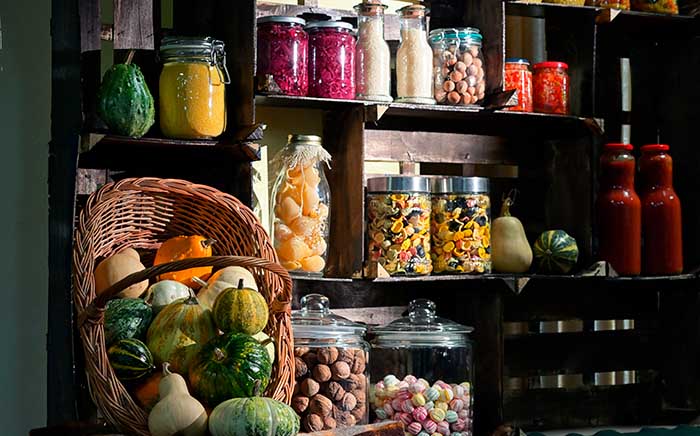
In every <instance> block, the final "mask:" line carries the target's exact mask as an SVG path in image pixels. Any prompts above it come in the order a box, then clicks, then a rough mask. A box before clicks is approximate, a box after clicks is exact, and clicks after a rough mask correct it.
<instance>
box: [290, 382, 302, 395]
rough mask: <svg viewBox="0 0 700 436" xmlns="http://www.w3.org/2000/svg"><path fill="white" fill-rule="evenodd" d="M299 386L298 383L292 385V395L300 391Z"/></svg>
mask: <svg viewBox="0 0 700 436" xmlns="http://www.w3.org/2000/svg"><path fill="white" fill-rule="evenodd" d="M300 385H301V383H298V382H295V383H294V390H293V391H292V394H293V395H296V394H298V393H299V391H300V390H301V387H300Z"/></svg>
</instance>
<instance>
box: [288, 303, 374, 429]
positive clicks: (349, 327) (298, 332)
mask: <svg viewBox="0 0 700 436" xmlns="http://www.w3.org/2000/svg"><path fill="white" fill-rule="evenodd" d="M329 308H330V304H329V301H328V298H326V297H325V296H323V295H320V294H309V295H306V296H305V297H303V298H302V299H301V310H298V311H294V313H293V314H292V328H293V331H294V356H295V357H294V365H295V367H294V371H295V381H296V383H295V385H294V397H293V398H292V408H293V409H294V410H295V411H296V412H297V414H298V415H299V417H300V418H301V428H302V430H304V431H307V432H314V431H320V430H332V429H334V428H339V427H350V426H353V425H356V424H357V425H359V424H366V423H367V420H368V410H367V393H368V388H369V372H368V366H367V360H368V352H369V344H367V342H365V341H364V339H363V337H364V334H365V331H366V327H365V326H364V324H358V323H355V322H352V321H350V320H348V319H347V318H343V317H341V316H337V315H334V314H333V313H332V312H331V311H330V309H329Z"/></svg>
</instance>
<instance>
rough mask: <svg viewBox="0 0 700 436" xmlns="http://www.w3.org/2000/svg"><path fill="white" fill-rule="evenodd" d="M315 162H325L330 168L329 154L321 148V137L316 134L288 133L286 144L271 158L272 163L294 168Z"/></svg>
mask: <svg viewBox="0 0 700 436" xmlns="http://www.w3.org/2000/svg"><path fill="white" fill-rule="evenodd" d="M316 162H323V163H325V164H326V165H327V166H328V168H329V169H330V168H331V164H330V162H331V154H330V153H329V152H328V151H327V150H326V149H325V148H323V145H322V144H321V137H320V136H316V135H289V137H288V140H287V146H286V147H284V148H283V149H282V150H281V151H280V152H279V153H277V155H276V156H275V157H274V159H273V160H272V163H273V164H274V165H281V166H284V167H287V168H290V169H291V168H295V167H296V166H297V165H301V166H308V165H310V164H314V163H316Z"/></svg>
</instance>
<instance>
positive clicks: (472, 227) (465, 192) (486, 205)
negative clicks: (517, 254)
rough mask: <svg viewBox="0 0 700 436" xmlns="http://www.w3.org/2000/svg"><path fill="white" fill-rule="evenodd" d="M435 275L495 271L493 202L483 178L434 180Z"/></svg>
mask: <svg viewBox="0 0 700 436" xmlns="http://www.w3.org/2000/svg"><path fill="white" fill-rule="evenodd" d="M430 233H431V238H432V246H431V251H430V257H431V258H432V261H433V272H435V273H448V274H463V273H474V274H483V273H490V272H491V199H490V198H489V180H488V179H486V178H483V177H436V178H434V179H432V212H431V221H430Z"/></svg>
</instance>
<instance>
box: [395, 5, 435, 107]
mask: <svg viewBox="0 0 700 436" xmlns="http://www.w3.org/2000/svg"><path fill="white" fill-rule="evenodd" d="M429 11H430V10H429V9H428V8H426V7H425V6H422V5H410V6H405V7H403V8H401V9H399V11H398V12H399V24H400V26H401V44H400V45H399V48H398V51H397V52H396V94H397V99H396V100H397V101H399V102H402V103H422V104H434V103H435V100H434V99H433V86H432V83H433V60H432V58H433V54H432V50H431V49H430V44H428V24H427V22H426V18H427V15H428V12H429Z"/></svg>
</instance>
